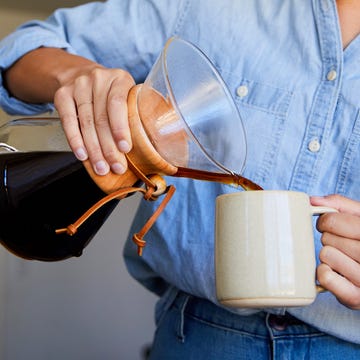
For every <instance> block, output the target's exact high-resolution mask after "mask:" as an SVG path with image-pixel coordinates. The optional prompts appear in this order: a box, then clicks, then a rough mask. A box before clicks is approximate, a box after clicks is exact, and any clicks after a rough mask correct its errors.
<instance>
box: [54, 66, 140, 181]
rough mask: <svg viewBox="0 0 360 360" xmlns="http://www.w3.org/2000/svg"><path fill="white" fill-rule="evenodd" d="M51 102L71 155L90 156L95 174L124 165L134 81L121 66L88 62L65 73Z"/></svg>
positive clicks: (119, 170)
mask: <svg viewBox="0 0 360 360" xmlns="http://www.w3.org/2000/svg"><path fill="white" fill-rule="evenodd" d="M63 76H64V78H65V79H64V80H62V81H61V83H62V86H61V87H59V88H58V89H57V91H56V92H55V96H54V104H55V107H56V109H57V111H58V113H59V116H60V118H61V121H62V125H63V128H64V132H65V135H66V137H67V140H68V142H69V145H70V147H71V149H72V151H73V152H74V154H75V156H76V157H77V158H78V159H79V160H81V161H84V160H87V159H89V160H90V163H91V164H92V167H93V169H94V171H95V173H96V174H98V175H105V174H107V173H108V172H109V171H110V169H111V170H112V171H113V172H114V173H116V174H122V173H124V172H125V171H126V169H127V162H126V158H125V155H124V154H125V153H127V152H129V151H130V150H131V147H132V143H131V136H130V130H129V124H128V110H127V96H128V93H129V90H130V89H131V87H132V86H134V84H135V82H134V79H133V78H132V76H131V75H130V74H129V73H128V72H126V71H124V70H121V69H108V68H104V67H102V66H100V65H97V64H96V65H95V64H94V65H91V64H90V65H89V66H88V67H85V68H83V69H82V71H81V73H80V74H79V73H78V72H76V74H74V76H72V74H69V73H65V74H64V75H63Z"/></svg>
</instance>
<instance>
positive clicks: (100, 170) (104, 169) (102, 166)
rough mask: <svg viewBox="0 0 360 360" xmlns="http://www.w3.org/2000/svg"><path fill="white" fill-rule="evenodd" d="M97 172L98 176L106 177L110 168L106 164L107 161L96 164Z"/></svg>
mask: <svg viewBox="0 0 360 360" xmlns="http://www.w3.org/2000/svg"><path fill="white" fill-rule="evenodd" d="M95 172H96V173H97V174H98V175H106V174H107V173H108V172H109V167H108V165H107V164H106V163H105V161H98V162H97V163H96V164H95Z"/></svg>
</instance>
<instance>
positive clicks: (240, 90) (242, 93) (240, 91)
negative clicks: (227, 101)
mask: <svg viewBox="0 0 360 360" xmlns="http://www.w3.org/2000/svg"><path fill="white" fill-rule="evenodd" d="M248 93H249V89H248V87H247V86H246V85H241V86H239V87H238V88H237V89H236V94H237V95H238V96H239V97H245V96H246V95H247V94H248Z"/></svg>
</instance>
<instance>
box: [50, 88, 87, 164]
mask: <svg viewBox="0 0 360 360" xmlns="http://www.w3.org/2000/svg"><path fill="white" fill-rule="evenodd" d="M54 105H55V108H56V110H57V112H58V114H59V117H60V119H61V122H62V127H63V129H64V133H65V135H66V138H67V141H68V143H69V146H70V148H71V150H72V151H73V153H74V154H75V156H76V157H77V158H78V159H79V160H80V161H84V160H86V159H87V158H88V154H87V151H86V149H85V145H84V142H83V139H82V136H81V132H80V128H79V122H78V116H77V110H76V104H75V102H74V99H73V96H72V92H70V90H69V89H68V88H66V87H62V88H60V89H59V90H58V91H57V92H56V93H55V96H54Z"/></svg>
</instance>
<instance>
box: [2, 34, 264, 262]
mask: <svg viewBox="0 0 360 360" xmlns="http://www.w3.org/2000/svg"><path fill="white" fill-rule="evenodd" d="M128 108H129V126H130V130H131V134H132V141H133V149H132V150H131V151H130V153H129V154H127V156H128V159H129V163H130V164H133V166H129V169H128V170H127V172H126V173H125V174H124V175H116V174H113V173H109V174H108V175H105V176H98V175H96V174H95V173H94V172H93V171H92V168H91V166H90V164H89V163H88V161H85V162H84V163H82V162H80V161H78V160H77V159H76V158H75V156H74V155H73V154H72V152H71V151H70V148H69V146H68V144H67V141H66V138H65V136H64V133H63V131H62V127H61V122H60V120H59V119H58V118H23V119H16V120H13V121H10V122H8V123H6V124H4V125H3V126H2V127H0V171H1V183H0V218H1V226H0V241H1V243H2V244H3V245H4V246H5V247H6V248H7V249H8V250H9V251H11V252H12V253H14V254H15V255H17V256H20V257H23V258H26V259H36V260H41V261H58V260H63V259H66V258H69V257H72V256H79V255H81V253H82V251H83V249H84V248H85V247H86V245H87V244H88V243H89V241H90V240H91V239H92V238H93V236H94V235H95V234H96V232H97V231H98V229H99V228H100V227H101V226H102V224H103V223H104V222H105V221H106V219H107V217H108V216H109V215H110V214H111V212H112V211H113V210H114V208H115V207H116V206H117V204H118V202H119V201H120V199H122V198H123V197H124V196H123V197H118V198H114V199H112V200H110V201H108V202H106V203H104V204H103V205H102V206H101V207H99V208H98V209H97V211H96V212H94V213H93V214H92V215H91V218H90V219H88V220H87V221H85V222H84V223H83V224H82V225H81V227H79V228H78V231H77V232H76V233H74V234H72V235H71V236H70V235H69V234H68V233H66V232H60V233H59V232H57V229H59V228H63V227H64V226H66V225H68V224H71V223H72V222H73V221H74V220H76V219H77V218H79V217H80V216H81V215H82V214H83V213H84V212H86V211H87V210H88V209H89V208H90V207H92V206H93V205H94V204H95V203H97V202H99V201H101V199H103V198H104V197H105V196H107V195H108V194H112V193H114V192H116V191H119V189H127V188H134V187H137V186H140V185H141V183H142V180H143V179H142V177H141V176H139V173H140V174H142V175H144V176H151V175H154V174H158V175H161V176H162V175H169V176H177V177H187V178H195V179H202V180H210V181H219V182H225V183H228V184H233V185H236V186H241V187H243V188H244V189H246V190H256V189H260V187H258V186H257V185H256V184H253V183H252V182H251V181H249V180H247V179H244V178H243V177H241V176H240V175H239V174H241V171H242V168H243V166H244V163H245V157H246V140H245V133H244V129H243V125H242V121H241V118H240V116H239V113H238V110H237V108H236V106H235V104H234V103H233V100H232V97H231V95H230V93H229V91H228V89H227V87H226V86H225V84H224V82H223V80H222V79H221V77H220V75H219V74H218V72H217V71H216V69H215V68H214V66H213V65H212V64H211V62H210V61H209V59H208V58H207V57H206V56H205V55H204V53H202V52H201V51H200V50H199V49H198V48H197V47H195V46H194V45H192V44H191V43H189V42H187V41H184V40H182V39H180V38H171V39H169V40H168V41H167V43H166V45H165V47H164V49H163V51H162V53H161V54H160V56H159V58H158V59H157V61H156V63H155V64H154V66H153V68H152V70H151V71H150V73H149V75H148V77H147V78H146V80H145V82H144V83H143V84H139V85H136V86H134V87H133V88H132V89H131V91H130V93H129V98H128ZM134 169H136V171H134Z"/></svg>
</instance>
